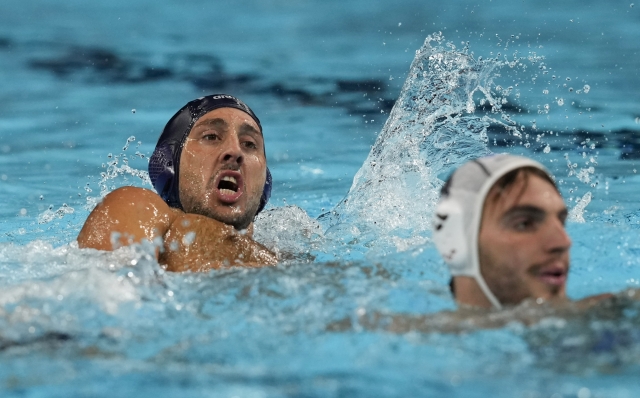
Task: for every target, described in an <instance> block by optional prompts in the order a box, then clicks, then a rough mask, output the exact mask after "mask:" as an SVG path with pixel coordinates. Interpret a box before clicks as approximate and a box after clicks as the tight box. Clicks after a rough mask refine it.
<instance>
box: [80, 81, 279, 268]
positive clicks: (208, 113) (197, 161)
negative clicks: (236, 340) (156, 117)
mask: <svg viewBox="0 0 640 398" xmlns="http://www.w3.org/2000/svg"><path fill="white" fill-rule="evenodd" d="M149 177H150V178H151V182H152V183H153V186H154V187H155V189H156V191H157V194H156V193H154V192H152V191H151V190H148V189H143V188H137V187H122V188H119V189H116V190H114V191H113V192H111V193H109V194H108V195H107V196H106V197H105V198H104V199H103V201H102V202H101V203H100V204H99V205H98V206H96V208H95V209H94V210H93V211H92V212H91V214H90V215H89V217H88V218H87V221H86V222H85V224H84V226H83V228H82V230H81V231H80V234H79V235H78V245H79V246H80V247H81V248H94V249H99V250H114V249H116V248H118V247H121V246H124V245H130V244H134V243H140V242H142V241H143V240H147V241H150V242H153V243H154V244H156V245H157V250H156V255H157V258H158V261H159V262H160V263H161V264H164V265H166V267H167V269H168V270H171V271H186V270H193V271H197V270H207V269H210V268H219V267H222V266H229V265H245V266H261V265H269V264H275V263H276V261H277V259H276V256H275V255H274V254H273V253H272V252H270V251H269V250H268V249H266V248H265V247H264V246H262V245H260V244H259V243H257V242H255V241H253V240H252V233H253V219H254V218H255V216H256V214H258V213H259V212H260V211H261V210H262V209H263V208H264V206H265V205H266V203H267V201H268V200H269V197H270V195H271V175H270V173H269V169H268V168H267V162H266V156H265V147H264V140H263V135H262V126H261V124H260V120H259V119H258V117H257V116H256V115H255V114H254V113H253V111H252V110H251V109H250V108H249V107H248V106H247V105H246V104H244V103H243V102H242V101H240V100H238V99H237V98H235V97H232V96H230V95H225V94H217V95H209V96H206V97H202V98H199V99H196V100H194V101H191V102H189V103H188V104H186V105H185V106H184V107H182V109H180V110H179V111H178V112H177V113H176V114H175V115H174V116H173V117H172V118H171V119H170V120H169V122H168V123H167V125H166V126H165V128H164V131H163V132H162V135H161V136H160V139H159V140H158V144H157V145H156V148H155V151H154V152H153V155H152V156H151V158H150V161H149Z"/></svg>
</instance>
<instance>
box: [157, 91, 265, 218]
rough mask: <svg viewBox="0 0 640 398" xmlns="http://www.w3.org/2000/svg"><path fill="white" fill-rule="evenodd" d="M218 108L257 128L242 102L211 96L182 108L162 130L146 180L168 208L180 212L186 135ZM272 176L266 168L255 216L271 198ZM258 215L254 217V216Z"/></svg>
mask: <svg viewBox="0 0 640 398" xmlns="http://www.w3.org/2000/svg"><path fill="white" fill-rule="evenodd" d="M218 108H235V109H239V110H241V111H243V112H245V113H246V114H247V115H249V116H251V118H252V119H253V120H254V121H255V122H256V123H257V124H258V127H259V128H260V132H262V125H261V124H260V120H259V119H258V117H257V116H256V115H255V113H253V111H252V110H251V108H249V107H248V106H247V105H246V104H245V103H244V102H242V101H240V100H239V99H237V98H235V97H233V96H231V95H227V94H212V95H207V96H206V97H201V98H198V99H196V100H193V101H191V102H189V103H187V104H186V105H185V106H183V107H182V108H181V109H180V110H179V111H178V112H177V113H176V114H175V115H173V117H172V118H171V119H169V122H167V125H166V126H165V127H164V130H163V131H162V134H161V135H160V138H159V139H158V143H157V144H156V149H155V150H154V151H153V154H152V155H151V158H150V159H149V178H150V179H151V183H152V184H153V187H154V188H155V189H156V192H158V194H159V195H160V197H162V199H163V200H164V201H165V202H167V204H168V205H169V206H171V207H175V208H178V209H182V204H181V203H180V194H179V192H178V187H179V184H178V179H179V176H180V156H181V155H182V148H183V147H184V143H185V141H186V140H187V137H188V136H189V132H191V129H192V128H193V125H194V124H195V123H196V121H197V120H198V119H200V118H201V117H202V116H204V115H205V114H206V113H208V112H211V111H212V110H214V109H218ZM271 181H272V180H271V172H270V171H269V168H268V167H267V179H266V181H265V184H264V189H263V191H262V197H261V198H260V206H259V207H258V213H260V212H261V211H262V209H264V207H265V206H266V204H267V202H268V201H269V198H270V197H271ZM256 214H257V213H256Z"/></svg>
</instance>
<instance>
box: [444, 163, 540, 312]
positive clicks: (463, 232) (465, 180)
mask: <svg viewBox="0 0 640 398" xmlns="http://www.w3.org/2000/svg"><path fill="white" fill-rule="evenodd" d="M522 167H534V168H536V169H539V170H542V171H543V172H544V173H546V174H547V175H548V176H549V177H550V178H552V176H551V174H550V173H549V171H548V170H547V169H545V168H544V166H542V165H541V164H540V163H538V162H536V161H534V160H531V159H528V158H525V157H521V156H513V155H493V156H487V157H483V158H478V159H475V160H472V161H469V162H467V163H465V164H464V165H462V166H460V167H459V168H458V169H457V170H456V171H455V172H454V173H453V174H452V175H451V177H450V178H449V180H448V181H447V182H446V183H445V185H444V187H443V188H442V191H441V194H440V201H439V203H438V206H437V207H436V211H435V212H434V216H433V223H432V225H433V242H434V243H435V245H436V248H437V249H438V251H439V252H440V254H441V255H442V257H443V258H444V261H445V262H446V263H447V265H449V269H450V270H451V275H452V276H470V277H472V278H474V279H475V280H476V282H478V285H479V286H480V288H481V289H482V291H483V293H484V295H485V296H486V297H487V298H488V299H489V301H490V302H491V304H493V306H494V307H495V308H497V309H500V308H502V306H501V305H500V302H499V301H498V299H497V298H496V296H495V295H494V294H493V293H492V292H491V290H489V287H488V286H487V284H486V283H485V280H484V278H483V277H482V275H481V273H480V260H479V258H478V257H479V255H478V235H479V233H480V222H481V220H482V210H483V207H484V201H485V198H486V196H487V194H488V193H489V190H491V188H492V187H493V185H494V184H495V183H496V181H498V180H499V179H500V178H501V177H502V176H504V175H505V174H507V173H509V172H510V171H513V170H516V169H520V168H522Z"/></svg>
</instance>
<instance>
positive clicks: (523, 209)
mask: <svg viewBox="0 0 640 398" xmlns="http://www.w3.org/2000/svg"><path fill="white" fill-rule="evenodd" d="M545 214H546V212H545V211H544V210H543V209H541V208H540V207H537V206H531V205H524V206H515V207H512V208H510V209H509V210H507V211H506V212H505V213H504V214H503V215H502V217H503V218H507V217H513V216H521V215H529V216H534V217H544V216H545ZM568 214H569V210H567V208H566V207H564V208H563V209H562V210H560V211H559V212H558V214H557V215H558V216H560V217H566V216H567V215H568Z"/></svg>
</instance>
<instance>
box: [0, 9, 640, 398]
mask: <svg viewBox="0 0 640 398" xmlns="http://www.w3.org/2000/svg"><path fill="white" fill-rule="evenodd" d="M0 10H1V12H0V79H2V90H1V91H0V105H1V106H0V195H1V200H2V205H1V206H0V275H2V278H0V286H1V289H0V356H1V357H2V361H1V362H2V364H1V365H0V391H2V396H3V397H4V396H8V397H9V396H16V397H18V396H19V397H58V396H59V397H68V396H107V395H109V396H131V395H133V394H136V395H140V396H154V395H155V396H176V397H177V396H180V397H182V396H202V397H208V396H216V397H219V396H222V397H224V396H228V397H233V396H242V397H245V396H248V397H253V396H255V397H263V396H398V395H401V394H409V395H415V396H464V397H484V396H498V397H551V396H555V397H576V396H577V397H633V396H636V395H638V392H639V391H640V383H639V382H638V381H637V376H636V375H637V371H638V364H639V363H640V343H639V342H640V336H638V332H637V331H636V330H637V329H638V325H640V322H639V319H638V315H637V314H638V310H639V307H638V305H636V304H635V303H634V302H632V301H629V300H626V299H624V298H620V299H619V300H618V302H615V303H613V304H611V305H610V306H608V307H607V306H602V307H598V308H596V309H594V310H592V311H590V312H588V313H586V314H577V315H575V314H574V315H571V316H565V315H556V314H553V313H549V314H548V316H545V319H544V320H543V321H541V322H539V323H538V324H536V325H533V326H524V325H522V324H520V323H518V322H513V323H511V324H509V325H507V326H504V327H500V328H497V329H494V330H476V329H474V328H472V327H471V328H465V327H464V325H462V324H459V323H455V322H448V323H447V322H444V321H443V320H442V319H443V318H438V317H437V316H436V317H435V318H434V321H433V323H428V324H427V325H422V326H412V327H409V329H408V330H403V331H401V332H395V333H394V332H393V331H390V330H389V325H388V324H385V322H384V321H383V322H381V323H379V324H370V323H367V322H364V321H363V319H368V318H367V317H369V316H375V314H401V315H400V316H406V318H407V319H412V318H411V317H412V316H418V317H419V316H421V315H429V314H436V313H438V312H440V311H443V310H451V309H454V308H455V305H454V303H453V301H452V299H451V296H450V294H449V292H448V287H447V282H448V279H449V275H448V271H447V270H446V268H445V267H444V265H443V264H442V262H441V261H440V260H439V258H438V255H437V253H436V252H435V249H434V248H433V246H432V245H431V244H430V243H429V232H428V229H429V225H428V218H429V215H430V210H431V206H432V201H433V198H434V192H435V190H436V189H437V187H438V185H439V184H440V179H442V178H444V177H446V175H447V174H448V173H449V172H450V170H451V168H452V167H453V165H455V164H456V163H457V162H460V161H462V158H463V157H466V156H470V155H472V154H478V153H480V152H483V151H489V150H490V151H494V152H495V151H510V152H514V153H521V154H526V155H529V156H533V157H535V158H536V159H538V160H540V161H542V162H544V163H545V164H546V165H548V167H550V169H551V170H552V171H553V172H554V173H555V174H556V176H557V178H558V181H559V184H560V187H561V189H562V191H563V194H564V196H565V198H566V199H567V202H568V204H569V206H570V208H572V209H574V212H573V221H572V222H571V223H569V225H568V229H569V232H570V234H571V236H572V238H573V241H574V246H573V249H572V269H571V274H570V279H569V285H568V290H569V293H570V295H571V297H573V298H581V297H585V296H587V295H590V294H596V293H601V292H608V291H613V292H620V291H622V290H624V289H625V288H627V287H634V286H637V285H638V283H639V281H640V274H639V273H638V269H639V268H638V265H639V264H638V263H639V254H640V239H638V237H637V230H638V225H640V224H639V222H640V213H639V211H640V209H639V208H638V205H637V203H638V201H637V199H636V195H637V194H638V186H639V185H638V184H639V183H640V178H638V176H637V171H638V170H639V169H640V165H638V158H639V156H638V154H637V149H636V148H637V147H638V145H640V141H639V139H638V137H639V133H640V126H639V125H638V123H639V118H640V106H639V105H640V95H639V94H638V92H637V90H636V87H637V86H638V83H639V81H640V77H639V76H638V72H637V65H639V64H640V55H639V54H638V49H637V37H638V33H639V28H638V22H639V18H640V15H639V14H638V12H639V11H638V7H637V6H635V5H634V4H632V3H631V2H617V1H616V2H608V3H603V2H589V1H588V2H585V1H581V2H578V1H573V0H571V1H565V2H562V3H560V4H557V3H556V2H551V1H542V2H541V1H537V2H533V1H526V2H506V1H491V2H488V3H482V4H475V3H471V2H459V3H456V4H441V3H440V2H432V1H426V2H425V1H414V0H403V1H399V2H393V4H392V3H386V2H364V1H353V2H349V3H345V2H336V1H326V2H323V3H322V4H313V3H305V2H301V3H296V4H291V3H290V2H284V1H277V0H273V1H257V0H255V1H254V0H252V1H247V2H243V3H242V4H240V3H238V4H235V3H234V4H231V3H229V4H224V5H222V4H215V5H212V4H211V3H210V2H204V1H192V2H189V3H187V4H183V3H179V2H177V1H176V2H174V1H170V2H165V3H163V4H162V5H159V4H157V2H151V1H146V0H137V1H134V2H131V1H129V2H125V1H119V0H118V1H112V2H109V3H104V4H93V3H87V2H82V1H65V2H57V1H56V2H50V1H38V0H30V1H27V2H17V1H13V0H10V1H8V2H4V3H3V5H2V6H0ZM437 32H442V36H443V37H442V38H439V35H438V34H437ZM428 36H430V37H431V39H432V40H428V41H427V42H428V43H427V44H428V46H427V47H423V43H424V41H425V38H427V37H428ZM467 42H468V43H467ZM418 50H420V51H419V53H418V54H417V53H416V51H418ZM430 57H431V58H430ZM434 57H435V58H434ZM439 57H440V58H441V59H442V60H444V61H447V60H449V61H447V62H444V61H443V63H442V64H441V65H443V66H442V68H441V69H437V68H435V67H434V65H436V64H437V61H438V59H440V58H439ZM481 57H482V59H481ZM540 57H543V58H540ZM412 62H413V66H412ZM434 62H436V63H434ZM420 65H428V67H427V68H425V69H424V70H422V71H421V73H420V74H415V73H414V72H415V71H416V70H417V69H416V68H420ZM422 72H423V73H424V74H422ZM407 79H408V80H407ZM405 81H406V83H405ZM403 84H404V85H405V86H404V88H403ZM477 87H482V88H485V89H487V90H490V91H487V93H489V92H490V96H491V97H492V99H493V100H495V99H496V98H498V97H500V98H502V97H504V98H505V103H504V104H502V107H501V109H497V107H495V106H494V107H492V106H491V101H487V100H486V99H487V94H486V93H485V94H483V93H481V92H478V91H476V92H475V93H474V94H470V93H471V92H472V91H473V89H474V88H477ZM216 91H224V92H230V93H232V94H235V95H238V96H239V97H241V98H242V99H243V100H245V101H246V102H247V103H248V104H250V105H251V107H252V108H253V109H254V110H255V111H256V113H257V114H258V115H259V117H260V118H261V120H262V123H263V125H264V126H265V135H266V137H267V138H266V146H267V155H268V161H269V167H270V169H271V170H272V173H273V175H274V180H275V181H276V184H275V186H274V196H273V199H272V202H271V204H270V207H269V210H268V211H267V212H265V213H264V214H263V215H262V216H261V217H260V218H259V220H258V221H257V225H256V237H257V238H258V239H259V240H260V241H262V242H264V243H265V244H267V245H269V246H271V247H273V248H274V249H275V250H277V251H279V252H280V254H281V256H282V258H283V259H284V261H283V262H282V264H280V265H278V266H277V267H273V268H266V269H257V270H242V269H230V270H222V271H213V272H210V273H205V274H179V275H178V274H169V273H165V272H164V271H163V270H162V269H161V268H160V267H159V265H158V264H157V263H156V262H155V260H153V259H152V256H151V255H150V253H151V251H150V250H151V249H150V248H148V247H145V246H141V247H134V248H124V249H120V250H118V251H116V252H113V253H102V252H97V251H92V250H79V249H77V247H76V245H75V243H74V242H73V241H74V239H75V236H76V235H77V232H78V230H79V228H80V226H81V225H82V223H83V222H84V219H85V218H86V216H87V215H88V212H89V211H90V208H91V206H92V205H93V204H95V201H96V200H99V198H100V196H101V194H102V193H104V192H108V191H110V190H112V189H113V188H114V187H116V186H120V185H124V184H135V185H140V186H145V184H146V182H145V180H144V177H145V176H144V173H142V174H140V173H139V171H141V170H142V171H144V170H146V161H147V158H148V156H149V154H150V153H151V151H152V149H153V146H154V144H155V142H156V140H157V137H158V134H159V132H160V130H161V129H162V127H163V126H164V123H165V122H166V120H167V119H168V118H169V117H170V116H171V115H172V114H173V112H174V111H175V110H176V109H178V108H179V107H180V106H182V105H183V104H184V103H185V102H186V101H188V100H190V99H192V98H194V97H197V96H199V95H201V94H202V93H211V92H216ZM429 92H434V93H437V98H438V99H439V100H442V101H443V102H442V103H441V104H440V105H439V106H434V107H432V108H429V106H427V105H425V103H424V102H420V101H413V102H412V101H410V99H411V98H412V97H413V96H415V95H420V94H421V93H429ZM469 95H471V98H472V99H473V101H472V105H474V106H475V110H474V112H473V113H466V112H467V110H468V106H469V103H468V101H467V100H466V99H468V98H469ZM483 98H484V99H485V102H484V105H482V104H481V102H482V99H483ZM396 101H397V102H396ZM403 101H404V102H403ZM501 102H502V101H497V100H496V101H493V104H494V105H495V104H500V103H501ZM394 104H396V105H397V106H396V108H394V109H393V111H392V108H393V105H394ZM403 104H404V105H403ZM401 105H402V106H401ZM405 105H406V106H405ZM545 105H547V106H548V110H547V109H546V107H545ZM447 107H449V108H447ZM434 112H435V113H437V115H438V117H435V118H433V119H429V117H430V116H433V115H434ZM390 115H391V118H389V117H390ZM388 118H389V119H388ZM387 120H389V121H387ZM512 121H513V122H514V123H515V124H514V123H512ZM385 122H386V123H387V124H386V125H385ZM468 126H473V128H472V129H470V128H468ZM427 128H428V129H431V130H430V131H433V132H434V133H433V134H429V135H425V134H424V131H426V129H427ZM483 128H485V129H486V142H485V137H484V136H483V134H482V130H483ZM514 128H517V131H515V130H514ZM469 131H473V132H474V133H473V134H469ZM551 131H553V133H551ZM380 132H382V134H380ZM518 134H519V135H520V136H518ZM130 137H135V138H132V139H131V140H129V138H130ZM125 147H126V149H124V148H125ZM434 149H435V150H434ZM590 167H593V169H592V170H590ZM101 173H105V174H104V175H102V174H101ZM354 177H356V179H355V181H354ZM589 198H590V201H589ZM581 200H583V202H582V206H585V205H586V206H585V207H582V206H581V205H580V203H581V202H580V201H581ZM587 202H588V203H587ZM402 314H406V315H402ZM384 319H385V318H384V317H383V320H384ZM451 329H463V330H464V331H463V332H457V333H453V332H450V330H451Z"/></svg>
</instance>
